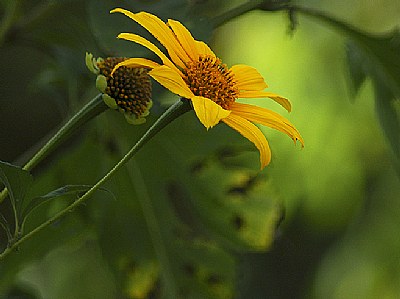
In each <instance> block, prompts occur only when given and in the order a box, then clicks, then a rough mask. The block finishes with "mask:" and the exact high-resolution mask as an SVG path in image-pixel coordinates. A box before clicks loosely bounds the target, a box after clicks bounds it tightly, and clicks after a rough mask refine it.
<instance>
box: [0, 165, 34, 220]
mask: <svg viewBox="0 0 400 299" xmlns="http://www.w3.org/2000/svg"><path fill="white" fill-rule="evenodd" d="M32 180H33V178H32V176H31V174H30V173H29V172H28V171H26V170H23V169H22V168H21V167H18V166H15V165H12V164H10V163H7V162H3V161H0V181H1V182H2V183H3V184H4V186H5V187H6V188H7V189H8V193H9V195H10V200H11V204H12V206H13V209H14V212H16V213H17V214H18V215H20V213H21V208H22V204H23V200H24V198H25V195H26V192H27V191H28V189H29V188H30V186H31V184H32Z"/></svg>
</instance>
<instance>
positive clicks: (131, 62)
mask: <svg viewBox="0 0 400 299" xmlns="http://www.w3.org/2000/svg"><path fill="white" fill-rule="evenodd" d="M121 66H126V67H147V68H150V69H153V68H156V67H159V66H160V65H159V64H158V63H157V62H154V61H152V60H149V59H146V58H129V59H127V60H124V61H122V62H120V63H118V64H117V65H116V66H115V67H114V69H113V70H112V72H111V77H112V76H113V75H114V72H115V71H116V70H117V69H118V68H120V67H121Z"/></svg>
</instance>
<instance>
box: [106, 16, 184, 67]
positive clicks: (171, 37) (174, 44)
mask: <svg viewBox="0 0 400 299" xmlns="http://www.w3.org/2000/svg"><path fill="white" fill-rule="evenodd" d="M110 12H111V13H114V12H120V13H123V14H124V15H126V16H128V17H129V18H131V19H132V20H134V21H135V22H137V23H138V24H140V25H141V26H142V27H144V28H145V29H146V30H148V31H149V32H150V33H151V34H152V35H153V36H154V37H155V38H156V39H158V40H159V42H160V43H161V44H162V45H163V46H164V47H165V48H166V49H167V51H168V54H169V56H170V57H171V59H172V60H173V61H174V63H175V64H177V65H179V66H180V67H182V68H183V67H184V65H183V63H182V61H183V62H186V61H189V60H190V59H189V56H188V55H187V54H186V52H185V51H184V49H183V48H182V46H181V45H180V43H179V42H178V40H177V39H176V37H175V34H174V33H173V32H172V31H171V29H170V28H169V27H168V26H167V25H166V24H165V23H164V22H163V21H162V20H161V19H159V18H158V17H157V16H155V15H152V14H150V13H147V12H139V13H132V12H130V11H128V10H125V9H122V8H116V9H113V10H111V11H110Z"/></svg>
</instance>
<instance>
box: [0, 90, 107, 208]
mask: <svg viewBox="0 0 400 299" xmlns="http://www.w3.org/2000/svg"><path fill="white" fill-rule="evenodd" d="M107 109H108V106H107V105H106V104H104V102H103V99H102V95H101V94H99V95H97V96H96V97H95V98H93V99H92V100H91V101H90V102H89V103H87V104H86V105H85V106H84V107H83V108H82V109H81V110H79V111H78V112H77V113H76V114H75V115H74V116H73V117H72V118H71V119H70V120H68V121H67V123H66V124H65V125H63V126H62V127H61V128H60V129H59V130H58V132H57V133H56V134H55V135H54V136H53V137H51V138H50V140H49V141H47V142H46V144H45V145H44V146H43V147H42V148H41V149H40V150H39V151H38V152H37V153H36V154H35V155H34V156H33V157H32V158H31V159H30V160H29V161H28V162H27V163H26V164H25V166H24V167H23V169H24V170H27V171H29V170H31V169H33V168H34V167H35V166H36V165H37V164H38V163H39V162H41V161H42V160H43V159H44V158H46V157H47V156H48V155H49V154H50V153H51V152H52V151H53V150H54V149H55V148H56V147H57V146H58V145H59V144H60V143H61V142H62V141H64V140H65V139H66V138H68V137H69V136H70V135H71V133H72V132H74V131H75V130H76V129H78V128H79V127H81V126H82V125H84V124H85V123H87V122H88V121H89V120H91V119H92V118H94V117H95V116H97V115H99V114H100V113H102V112H104V111H106V110H107ZM7 195H8V190H7V188H4V189H3V191H2V192H1V193H0V203H2V202H3V201H4V199H5V198H6V196H7Z"/></svg>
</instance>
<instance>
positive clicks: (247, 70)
mask: <svg viewBox="0 0 400 299" xmlns="http://www.w3.org/2000/svg"><path fill="white" fill-rule="evenodd" d="M230 70H231V72H233V74H234V75H235V79H236V82H237V83H236V87H237V88H238V89H239V90H257V91H258V90H263V89H265V88H267V87H268V85H267V83H265V81H264V78H263V77H262V76H261V74H260V73H259V72H258V71H257V70H256V69H255V68H253V67H251V66H248V65H244V64H237V65H234V66H232V67H231V68H230Z"/></svg>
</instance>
